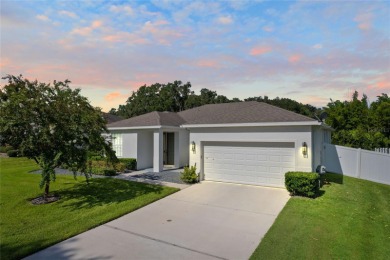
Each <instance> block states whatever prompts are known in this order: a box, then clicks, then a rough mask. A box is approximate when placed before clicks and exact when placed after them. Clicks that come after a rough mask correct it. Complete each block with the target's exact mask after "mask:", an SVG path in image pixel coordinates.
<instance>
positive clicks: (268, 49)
mask: <svg viewBox="0 0 390 260" xmlns="http://www.w3.org/2000/svg"><path fill="white" fill-rule="evenodd" d="M271 51H272V48H271V47H268V46H258V47H254V48H252V49H251V51H250V54H251V55H252V56H257V55H263V54H266V53H268V52H271Z"/></svg>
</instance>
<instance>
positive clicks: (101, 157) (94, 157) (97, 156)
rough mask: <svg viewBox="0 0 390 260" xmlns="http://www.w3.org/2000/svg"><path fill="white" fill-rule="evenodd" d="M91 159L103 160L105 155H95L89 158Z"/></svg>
mask: <svg viewBox="0 0 390 260" xmlns="http://www.w3.org/2000/svg"><path fill="white" fill-rule="evenodd" d="M89 159H90V160H91V161H103V159H104V157H103V156H100V155H94V156H91V157H90V158H89Z"/></svg>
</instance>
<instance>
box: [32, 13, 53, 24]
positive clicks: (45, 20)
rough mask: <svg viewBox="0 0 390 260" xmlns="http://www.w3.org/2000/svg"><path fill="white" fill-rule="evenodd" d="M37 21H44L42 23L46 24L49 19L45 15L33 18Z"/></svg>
mask: <svg viewBox="0 0 390 260" xmlns="http://www.w3.org/2000/svg"><path fill="white" fill-rule="evenodd" d="M35 17H36V18H37V19H38V20H41V21H44V22H48V21H50V18H49V17H47V16H46V15H43V14H39V15H37V16H35Z"/></svg>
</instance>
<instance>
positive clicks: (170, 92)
mask: <svg viewBox="0 0 390 260" xmlns="http://www.w3.org/2000/svg"><path fill="white" fill-rule="evenodd" d="M242 101H258V102H265V103H268V104H271V105H274V106H278V107H281V108H284V109H287V110H291V111H294V112H296V113H299V114H302V115H306V116H309V117H314V115H315V113H317V112H318V111H319V109H318V108H316V107H314V106H311V105H308V104H306V105H304V104H302V103H299V102H297V101H295V100H292V99H289V98H279V97H277V98H275V99H269V98H268V97H267V96H264V97H261V96H259V97H249V98H246V99H244V100H240V99H239V98H232V99H229V98H227V97H226V96H224V95H218V94H217V92H216V91H212V90H209V89H207V88H202V89H201V90H200V94H199V95H197V94H195V92H194V91H192V90H191V83H190V82H187V83H185V84H183V83H182V82H181V81H174V82H173V83H167V84H160V83H155V84H152V85H150V86H146V85H144V86H142V87H140V88H139V89H138V90H137V91H133V93H132V95H131V96H130V97H129V98H128V99H127V101H126V104H125V105H120V106H119V108H118V109H115V108H112V109H111V110H110V112H109V113H110V114H113V115H117V116H121V117H124V118H130V117H133V116H139V115H142V114H146V113H149V112H152V111H170V112H180V111H183V110H186V109H191V108H194V107H199V106H203V105H207V104H219V103H230V102H242Z"/></svg>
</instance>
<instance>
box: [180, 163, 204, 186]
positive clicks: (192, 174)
mask: <svg viewBox="0 0 390 260" xmlns="http://www.w3.org/2000/svg"><path fill="white" fill-rule="evenodd" d="M180 179H181V180H182V181H184V182H185V183H196V182H198V181H199V179H198V174H196V166H191V167H184V170H183V171H182V172H181V175H180Z"/></svg>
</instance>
